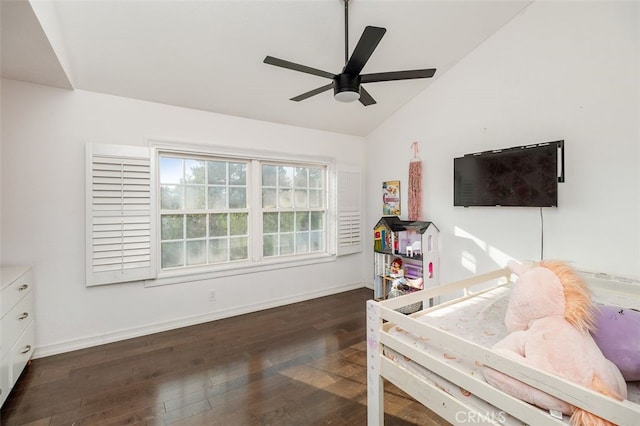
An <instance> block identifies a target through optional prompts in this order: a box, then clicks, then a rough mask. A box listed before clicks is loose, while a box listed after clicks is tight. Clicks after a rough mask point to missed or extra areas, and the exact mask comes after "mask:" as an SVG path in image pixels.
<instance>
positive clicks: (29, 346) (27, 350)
mask: <svg viewBox="0 0 640 426" xmlns="http://www.w3.org/2000/svg"><path fill="white" fill-rule="evenodd" d="M30 350H31V345H27V346H25V347H24V350H23V351H22V352H20V353H21V354H23V355H24V354H26V353H29V351H30Z"/></svg>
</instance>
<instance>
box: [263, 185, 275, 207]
mask: <svg viewBox="0 0 640 426" xmlns="http://www.w3.org/2000/svg"><path fill="white" fill-rule="evenodd" d="M276 194H277V192H276V190H275V189H271V188H263V189H262V207H263V208H265V209H272V208H275V207H277V200H276Z"/></svg>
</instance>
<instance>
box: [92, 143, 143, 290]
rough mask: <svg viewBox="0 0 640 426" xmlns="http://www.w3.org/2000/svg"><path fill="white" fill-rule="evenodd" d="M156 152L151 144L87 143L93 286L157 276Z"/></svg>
mask: <svg viewBox="0 0 640 426" xmlns="http://www.w3.org/2000/svg"><path fill="white" fill-rule="evenodd" d="M150 154H151V150H150V148H147V147H134V146H116V145H98V144H90V145H87V190H86V198H87V199H86V221H87V224H86V234H87V235H86V238H87V244H86V245H87V259H86V274H87V286H94V285H101V284H111V283H118V282H126V281H137V280H143V279H149V278H154V277H155V274H156V255H155V250H156V247H155V238H154V236H155V231H154V229H155V219H154V214H153V210H154V207H155V189H154V187H155V177H154V176H155V166H154V163H153V161H151V155H150Z"/></svg>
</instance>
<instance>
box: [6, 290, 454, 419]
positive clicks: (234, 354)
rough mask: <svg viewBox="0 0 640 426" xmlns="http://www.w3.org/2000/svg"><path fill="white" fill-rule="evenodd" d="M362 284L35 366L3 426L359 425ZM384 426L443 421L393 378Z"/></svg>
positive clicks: (366, 293)
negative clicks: (131, 425) (411, 397)
mask: <svg viewBox="0 0 640 426" xmlns="http://www.w3.org/2000/svg"><path fill="white" fill-rule="evenodd" d="M371 297H372V292H371V291H370V290H367V289H360V290H354V291H349V292H345V293H341V294H338V295H333V296H328V297H323V298H319V299H315V300H311V301H306V302H301V303H296V304H292V305H288V306H284V307H280V308H275V309H269V310H265V311H261V312H257V313H252V314H248V315H242V316H237V317H234V318H228V319H224V320H219V321H214V322H210V323H206V324H200V325H196V326H191V327H185V328H181V329H177V330H172V331H167V332H163V333H157V334H153V335H149V336H144V337H139V338H136V339H130V340H125V341H121V342H116V343H111V344H106V345H102V346H97V347H93V348H89V349H83V350H79V351H74V352H69V353H65V354H61V355H56V356H51V357H46V358H40V359H35V360H33V361H32V362H31V364H30V365H29V366H28V367H27V368H26V369H25V371H24V372H23V374H22V376H21V377H20V380H19V381H18V383H17V384H16V386H15V388H14V390H13V391H12V393H11V395H10V396H9V398H8V399H7V401H6V402H5V404H4V406H3V408H2V411H1V412H0V423H1V424H2V425H7V426H9V425H31V426H36V425H37V426H44V425H51V426H54V425H56V426H57V425H74V426H80V425H92V426H93V425H130V424H137V425H274V426H275V425H320V424H331V425H365V424H366V422H367V413H366V398H367V390H366V346H365V343H364V342H365V301H366V300H367V299H370V298H371ZM385 392H386V395H385V409H386V414H385V422H386V424H387V425H447V424H448V423H446V422H445V421H443V420H442V419H440V418H439V417H438V416H436V415H435V414H433V413H432V412H431V411H429V410H427V409H426V408H425V407H423V406H421V405H420V404H418V403H416V402H415V401H413V400H412V399H410V398H409V397H408V396H406V395H405V394H404V393H402V392H401V391H400V390H398V389H397V388H395V387H394V386H393V385H391V384H390V383H386V384H385Z"/></svg>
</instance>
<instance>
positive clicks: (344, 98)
mask: <svg viewBox="0 0 640 426" xmlns="http://www.w3.org/2000/svg"><path fill="white" fill-rule="evenodd" d="M333 97H334V98H335V99H336V100H337V101H340V102H353V101H357V100H358V99H360V76H359V75H350V74H344V73H343V74H338V75H336V76H335V77H333Z"/></svg>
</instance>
